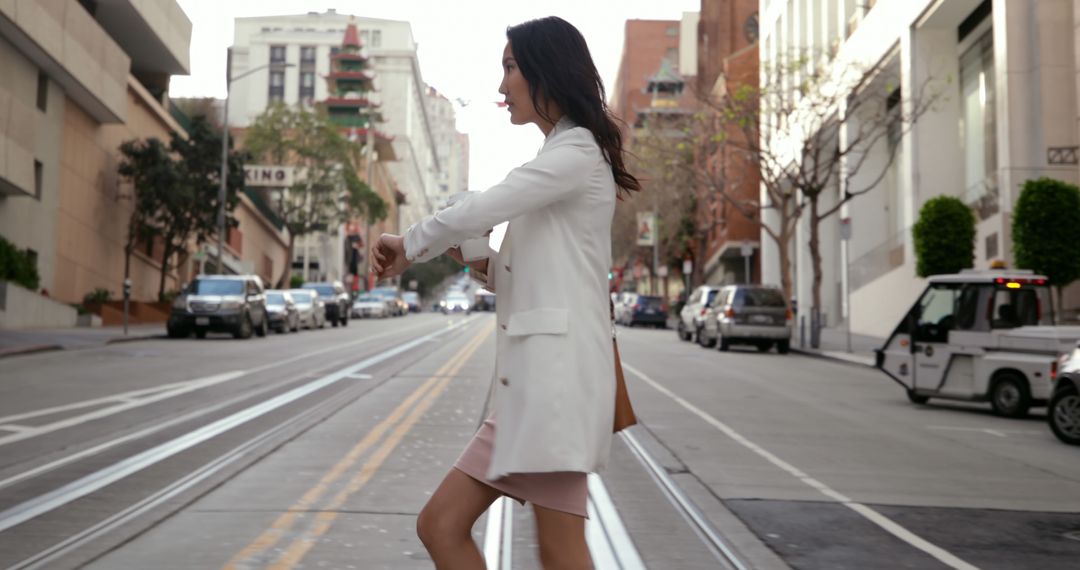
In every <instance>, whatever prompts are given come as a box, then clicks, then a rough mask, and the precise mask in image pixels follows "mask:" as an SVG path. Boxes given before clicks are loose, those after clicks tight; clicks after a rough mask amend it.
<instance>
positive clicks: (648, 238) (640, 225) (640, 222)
mask: <svg viewBox="0 0 1080 570" xmlns="http://www.w3.org/2000/svg"><path fill="white" fill-rule="evenodd" d="M655 243H656V212H638V215H637V244H638V245H649V246H651V245H654V244H655Z"/></svg>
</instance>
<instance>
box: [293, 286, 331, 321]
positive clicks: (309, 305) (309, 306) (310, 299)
mask: <svg viewBox="0 0 1080 570" xmlns="http://www.w3.org/2000/svg"><path fill="white" fill-rule="evenodd" d="M289 294H291V295H292V298H293V301H294V302H295V303H296V311H297V313H298V314H299V316H300V319H299V320H300V326H301V327H303V328H305V329H308V330H311V329H317V328H318V329H321V328H323V327H325V326H326V307H327V305H326V303H324V302H323V299H322V297H320V296H319V294H318V293H317V292H315V291H313V290H311V289H290V290H289Z"/></svg>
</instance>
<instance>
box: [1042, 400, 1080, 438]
mask: <svg viewBox="0 0 1080 570" xmlns="http://www.w3.org/2000/svg"><path fill="white" fill-rule="evenodd" d="M1046 417H1047V419H1049V421H1050V431H1052V432H1054V435H1056V436H1057V438H1058V439H1060V440H1061V441H1063V442H1065V443H1067V444H1069V445H1080V391H1077V389H1076V387H1075V386H1070V387H1068V388H1065V389H1064V390H1058V392H1057V393H1056V394H1054V396H1053V397H1052V398H1050V405H1049V406H1048V407H1047V409H1046Z"/></svg>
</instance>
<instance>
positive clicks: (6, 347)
mask: <svg viewBox="0 0 1080 570" xmlns="http://www.w3.org/2000/svg"><path fill="white" fill-rule="evenodd" d="M163 336H165V324H164V323H159V324H153V325H132V326H129V327H128V334H127V336H124V329H123V327H77V328H65V329H20V330H0V358H4V357H7V356H15V355H18V354H30V353H33V352H43V351H47V350H69V349H77V348H93V347H97V346H105V345H107V344H113V343H117V342H127V341H133V340H144V339H148V338H159V337H163Z"/></svg>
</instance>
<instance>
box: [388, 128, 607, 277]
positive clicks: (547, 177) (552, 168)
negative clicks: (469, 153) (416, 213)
mask: <svg viewBox="0 0 1080 570" xmlns="http://www.w3.org/2000/svg"><path fill="white" fill-rule="evenodd" d="M549 144H550V146H549V147H548V148H545V149H544V150H542V151H541V152H540V154H539V155H538V156H537V157H536V158H534V159H533V160H532V161H530V162H529V163H527V164H525V165H524V166H521V167H518V168H515V169H514V170H512V171H510V174H509V175H507V177H506V179H505V180H503V181H502V182H500V183H499V184H496V185H495V186H493V187H491V188H489V189H488V190H487V191H485V192H478V193H476V195H475V196H472V197H470V198H469V199H467V200H461V201H460V202H458V203H456V204H454V205H453V206H451V207H449V208H446V209H445V210H441V211H439V212H437V213H436V214H434V215H432V216H428V217H426V218H424V219H423V220H421V221H419V222H417V223H415V224H413V225H412V227H410V228H409V229H408V231H406V232H405V257H406V258H407V259H408V260H409V261H412V262H414V263H416V262H424V261H430V260H431V259H434V258H435V257H438V256H439V255H442V253H443V252H445V251H446V250H447V249H449V248H451V247H453V246H454V245H455V244H458V243H460V242H462V241H463V240H466V239H470V238H476V237H481V236H482V235H483V234H484V233H485V232H487V231H488V230H490V229H491V228H493V227H495V226H497V225H499V224H501V223H502V222H505V221H508V220H512V219H514V218H516V217H518V216H520V215H522V214H525V213H527V212H530V211H533V210H538V209H540V208H543V207H545V206H547V205H550V204H552V203H554V202H558V201H560V200H564V199H566V198H568V197H570V196H572V195H574V194H575V193H577V192H579V191H581V189H582V188H584V187H585V186H584V185H583V184H582V180H583V179H584V177H586V176H587V175H588V174H589V172H590V171H591V170H592V168H593V167H594V166H596V163H597V161H598V160H602V156H601V154H600V149H599V147H597V146H596V142H595V141H594V140H593V139H592V134H591V133H590V132H589V131H588V130H587V129H583V128H580V127H579V128H575V129H573V130H571V131H569V132H567V133H566V134H565V135H564V136H561V137H559V139H557V140H552V141H551V142H550V143H549Z"/></svg>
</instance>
